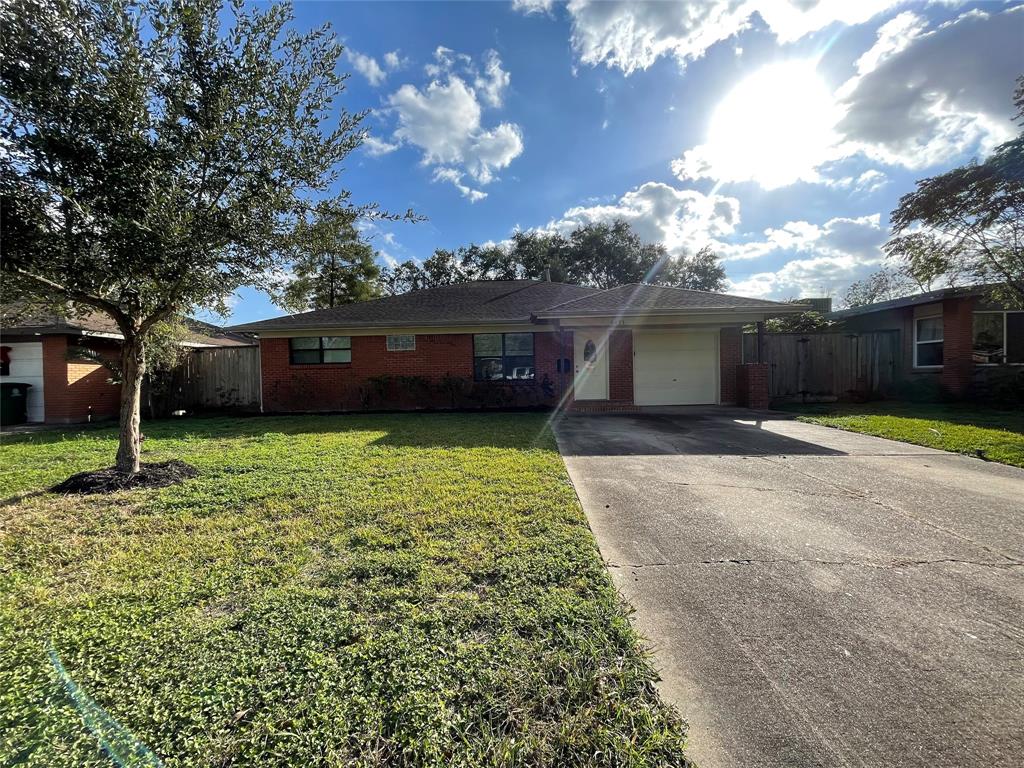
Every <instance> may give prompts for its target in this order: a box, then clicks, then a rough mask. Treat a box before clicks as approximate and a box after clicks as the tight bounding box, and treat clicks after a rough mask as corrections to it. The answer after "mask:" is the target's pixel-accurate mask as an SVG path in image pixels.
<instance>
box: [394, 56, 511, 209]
mask: <svg viewBox="0 0 1024 768" xmlns="http://www.w3.org/2000/svg"><path fill="white" fill-rule="evenodd" d="M434 57H435V61H436V64H434V65H431V66H432V67H433V71H435V72H436V74H437V75H438V78H437V79H434V80H432V81H431V82H430V83H429V84H428V85H427V86H426V87H424V88H422V89H421V88H417V87H416V86H414V85H411V84H405V85H403V86H402V87H401V88H399V89H398V90H397V91H395V93H393V94H391V96H390V97H388V101H387V103H388V105H389V107H390V108H391V109H392V110H393V111H394V113H395V114H396V115H397V118H398V127H397V128H396V129H395V132H394V136H393V138H394V140H395V141H397V142H399V143H409V144H413V145H415V146H417V147H419V148H420V149H421V150H422V152H423V157H422V162H423V164H424V165H431V166H440V167H439V168H437V170H436V171H435V174H434V179H435V180H445V181H449V182H451V183H452V184H454V185H455V186H456V188H458V189H459V191H460V192H461V193H462V194H463V195H464V196H465V197H467V198H468V199H469V200H471V201H476V200H481V199H483V198H484V197H485V196H486V195H485V193H483V192H481V191H480V190H477V189H472V188H470V187H469V186H467V185H465V184H462V182H461V179H462V177H463V175H466V174H468V175H469V177H470V178H472V179H473V180H474V181H475V182H476V183H477V184H489V183H491V182H493V181H494V180H495V179H496V178H497V175H496V174H497V172H498V171H500V170H502V169H503V168H507V167H508V166H509V164H510V163H511V162H512V161H513V160H514V159H515V158H516V157H518V156H519V155H520V154H522V151H523V135H522V130H521V129H520V128H519V126H518V125H516V124H515V123H509V122H503V123H499V124H497V125H495V126H494V127H491V128H486V127H484V125H483V121H482V116H483V107H484V106H485V105H487V106H497V105H498V104H500V102H501V94H502V92H503V90H504V89H505V88H506V87H507V86H508V83H509V75H508V73H507V72H505V71H504V70H503V69H502V68H501V61H500V59H499V58H498V55H497V54H496V53H495V52H493V51H489V52H488V53H487V54H486V63H485V67H484V71H483V73H482V74H481V73H480V72H479V71H477V70H476V69H475V68H474V67H473V65H472V61H471V60H469V57H467V56H465V55H464V54H458V53H456V52H454V51H452V50H450V49H448V48H444V47H443V46H440V47H438V49H437V50H436V51H435V53H434ZM463 70H465V77H463ZM466 77H472V78H473V79H472V83H473V84H472V85H470V81H468V80H467V79H466ZM481 102H483V104H481ZM456 177H458V178H457V179H456Z"/></svg>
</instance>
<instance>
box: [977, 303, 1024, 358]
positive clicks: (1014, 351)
mask: <svg viewBox="0 0 1024 768" xmlns="http://www.w3.org/2000/svg"><path fill="white" fill-rule="evenodd" d="M971 356H972V358H973V360H974V362H976V363H979V364H981V365H996V364H998V363H1010V364H1011V365H1021V364H1024V312H975V313H974V345H973V347H972V355H971Z"/></svg>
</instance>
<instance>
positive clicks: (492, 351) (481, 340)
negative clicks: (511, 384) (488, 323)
mask: <svg viewBox="0 0 1024 768" xmlns="http://www.w3.org/2000/svg"><path fill="white" fill-rule="evenodd" d="M473 377H474V378H475V379H476V380H477V381H498V380H502V381H505V380H512V381H521V380H528V379H532V378H534V370H533V334H532V333H477V334H474V336H473Z"/></svg>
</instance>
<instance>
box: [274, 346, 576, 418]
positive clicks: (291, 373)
mask: <svg viewBox="0 0 1024 768" xmlns="http://www.w3.org/2000/svg"><path fill="white" fill-rule="evenodd" d="M559 356H560V351H559V343H558V339H557V335H556V334H554V333H535V334H534V368H535V375H536V379H535V384H534V385H528V384H519V383H515V384H513V383H509V384H507V385H504V386H505V387H507V390H508V393H509V395H510V397H511V396H513V395H514V396H519V395H522V394H523V393H524V391H525V388H528V387H532V388H533V389H535V390H538V389H539V390H540V391H541V392H542V393H543V389H540V388H541V385H542V384H543V383H544V382H545V380H546V383H547V391H550V392H551V395H547V394H541V395H537V396H539V397H541V398H542V399H543V400H544V401H545V402H548V403H553V402H554V401H555V400H556V399H557V397H558V393H557V387H558V380H559V376H558V374H557V373H556V364H557V359H558V357H559ZM260 362H261V373H262V377H263V410H264V411H269V412H287V411H334V410H338V411H341V410H359V409H362V408H366V407H372V405H369V404H368V400H367V392H368V390H369V389H370V388H372V387H370V385H369V384H368V382H369V380H370V379H374V378H376V377H380V376H391V377H397V376H410V377H420V378H422V379H425V380H426V381H427V382H429V383H431V384H440V383H441V382H442V380H444V379H446V378H448V377H455V378H460V379H463V380H464V381H465V382H467V386H470V385H472V382H473V334H470V333H452V334H440V333H439V334H417V335H416V349H415V350H413V351H410V352H388V351H387V346H386V337H385V336H353V337H352V362H351V363H347V364H343V365H337V364H325V365H291V363H290V362H289V353H288V339H262V340H261V341H260ZM516 388H518V389H516ZM435 394H436V393H435ZM433 396H434V395H431V397H433ZM408 397H409V398H411V401H410V402H408V403H406V404H403V405H402V406H400V407H424V406H431V405H434V406H439V407H443V405H444V401H443V400H440V401H436V402H435V401H432V400H430V399H429V397H428V396H427V395H426V394H424V395H423V396H421V397H419V398H418V399H417V397H416V395H415V393H412V394H410V395H409V396H408ZM530 397H534V395H530ZM527 399H529V398H527ZM531 402H532V401H531ZM494 404H500V399H498V400H495V401H494Z"/></svg>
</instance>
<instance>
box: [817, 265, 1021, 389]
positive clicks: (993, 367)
mask: <svg viewBox="0 0 1024 768" xmlns="http://www.w3.org/2000/svg"><path fill="white" fill-rule="evenodd" d="M991 288H992V286H984V285H979V286H966V287H962V288H945V289H942V290H938V291H929V292H927V293H921V294H917V295H915V296H905V297H903V298H900V299H893V300H892V301H883V302H879V303H877V304H868V305H865V306H863V307H855V308H853V309H845V310H841V311H839V312H832V313H831V314H829V315H827V316H826V317H828V318H829V319H832V320H840V321H842V323H843V330H846V331H898V332H899V334H900V349H901V351H902V354H901V358H902V359H901V360H899V361H897V362H898V363H899V370H900V372H901V373H900V379H901V380H902V381H903V382H904V383H905V384H906V385H909V388H910V389H911V390H920V391H921V392H922V393H927V392H928V391H929V390H934V391H941V392H942V393H943V394H945V395H947V396H950V397H957V398H962V397H968V398H970V397H985V396H988V395H990V394H993V393H994V392H993V391H994V390H996V389H997V388H1000V387H1008V388H1010V389H1013V388H1018V389H1019V388H1020V387H1024V312H1020V311H1015V310H1013V309H1010V308H1008V307H1006V306H1004V305H1002V304H998V303H994V302H993V301H992V300H991V299H990V298H989V293H990V291H991ZM1018 396H1019V394H1018Z"/></svg>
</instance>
